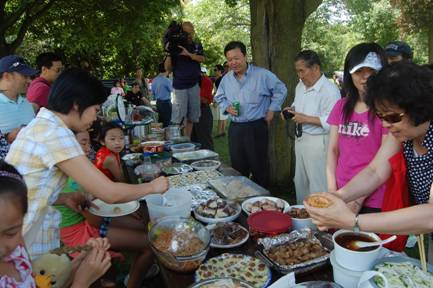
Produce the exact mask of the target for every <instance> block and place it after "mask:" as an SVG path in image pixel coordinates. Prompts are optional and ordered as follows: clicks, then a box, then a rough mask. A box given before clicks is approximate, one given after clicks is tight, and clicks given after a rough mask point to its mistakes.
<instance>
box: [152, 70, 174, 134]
mask: <svg viewBox="0 0 433 288" xmlns="http://www.w3.org/2000/svg"><path fill="white" fill-rule="evenodd" d="M158 71H159V75H158V76H156V77H155V78H154V79H153V80H152V93H153V96H154V98H155V100H156V109H157V110H158V119H159V122H162V125H163V127H167V126H168V125H169V124H170V119H171V92H172V91H173V85H172V84H171V81H170V80H169V79H168V78H167V74H168V73H167V71H165V68H164V63H161V64H159V65H158Z"/></svg>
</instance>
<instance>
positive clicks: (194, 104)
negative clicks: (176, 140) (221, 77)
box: [171, 84, 200, 124]
mask: <svg viewBox="0 0 433 288" xmlns="http://www.w3.org/2000/svg"><path fill="white" fill-rule="evenodd" d="M184 118H186V119H188V120H189V121H190V122H192V123H197V122H198V121H199V119H200V87H199V86H198V84H196V85H194V86H193V87H191V88H188V89H175V90H174V97H173V104H172V112H171V122H172V123H174V124H180V123H181V122H182V120H183V119H184Z"/></svg>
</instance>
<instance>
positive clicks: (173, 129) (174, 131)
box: [164, 125, 182, 140]
mask: <svg viewBox="0 0 433 288" xmlns="http://www.w3.org/2000/svg"><path fill="white" fill-rule="evenodd" d="M164 129H165V139H166V140H172V139H174V138H179V137H180V136H181V135H182V134H181V132H180V129H181V128H180V126H179V125H170V126H167V127H165V128H164Z"/></svg>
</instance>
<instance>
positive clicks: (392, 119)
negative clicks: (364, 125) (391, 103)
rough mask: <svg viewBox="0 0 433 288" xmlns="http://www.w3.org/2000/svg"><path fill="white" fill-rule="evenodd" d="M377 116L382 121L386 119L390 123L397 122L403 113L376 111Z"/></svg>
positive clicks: (401, 118)
mask: <svg viewBox="0 0 433 288" xmlns="http://www.w3.org/2000/svg"><path fill="white" fill-rule="evenodd" d="M376 116H377V118H379V119H380V120H382V121H386V122H388V123H390V124H393V123H398V122H400V121H401V120H403V116H404V113H391V114H382V113H378V112H376Z"/></svg>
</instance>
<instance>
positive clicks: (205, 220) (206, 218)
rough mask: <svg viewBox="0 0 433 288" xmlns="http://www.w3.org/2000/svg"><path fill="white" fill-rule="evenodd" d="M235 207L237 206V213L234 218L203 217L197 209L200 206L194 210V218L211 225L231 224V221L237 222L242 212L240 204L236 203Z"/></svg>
mask: <svg viewBox="0 0 433 288" xmlns="http://www.w3.org/2000/svg"><path fill="white" fill-rule="evenodd" d="M235 205H236V210H237V212H236V214H234V215H232V216H229V217H224V218H208V217H204V216H201V215H200V214H199V213H197V208H198V207H199V206H197V207H196V208H195V209H194V217H195V219H197V220H199V221H201V222H204V223H209V224H215V223H218V222H230V221H234V220H236V219H237V218H238V217H239V215H240V214H241V212H242V209H241V206H240V205H239V204H237V203H235Z"/></svg>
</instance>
